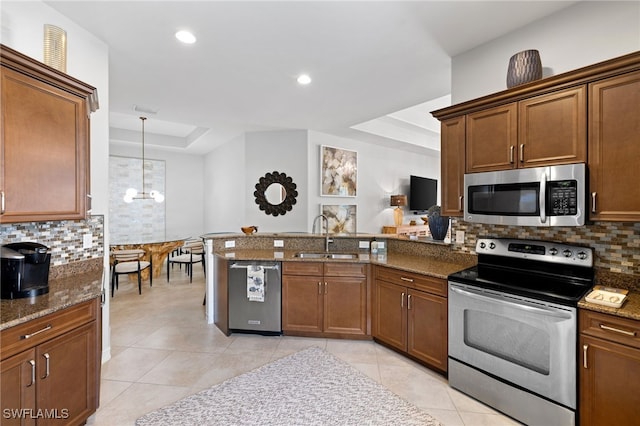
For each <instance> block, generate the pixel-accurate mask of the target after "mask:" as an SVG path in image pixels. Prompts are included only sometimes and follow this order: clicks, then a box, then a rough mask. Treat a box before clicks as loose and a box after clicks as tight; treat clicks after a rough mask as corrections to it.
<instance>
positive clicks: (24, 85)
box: [0, 46, 97, 223]
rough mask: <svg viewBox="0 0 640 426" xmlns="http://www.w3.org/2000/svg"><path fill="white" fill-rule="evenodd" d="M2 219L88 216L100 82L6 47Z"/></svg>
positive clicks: (0, 131)
mask: <svg viewBox="0 0 640 426" xmlns="http://www.w3.org/2000/svg"><path fill="white" fill-rule="evenodd" d="M1 55H2V56H1V59H2V68H1V75H0V82H1V87H2V95H1V103H2V124H1V125H0V126H1V128H0V134H1V141H0V164H1V170H0V191H2V192H1V194H0V195H1V197H2V200H1V201H2V206H1V212H0V213H1V215H0V221H1V222H2V223H11V222H32V221H47V220H67V219H84V218H85V217H86V215H87V210H88V209H89V208H90V203H89V201H88V193H89V184H90V182H89V113H90V111H91V110H94V108H97V105H96V102H93V101H92V100H90V98H91V99H92V97H93V96H94V95H95V89H94V88H93V87H91V86H87V85H85V84H84V83H81V82H79V81H77V80H75V79H73V78H71V77H69V76H66V75H65V74H63V73H60V72H58V71H56V70H54V69H52V68H49V67H47V66H46V65H44V64H41V63H39V62H37V61H34V60H33V59H31V58H28V57H26V56H24V55H22V54H20V53H18V52H15V51H12V50H11V49H8V48H6V47H4V46H2V49H1Z"/></svg>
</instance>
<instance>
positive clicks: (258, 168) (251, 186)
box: [205, 130, 440, 233]
mask: <svg viewBox="0 0 640 426" xmlns="http://www.w3.org/2000/svg"><path fill="white" fill-rule="evenodd" d="M242 142H244V144H243V143H242ZM321 145H329V146H334V147H339V148H345V149H350V150H354V151H357V152H358V195H357V197H352V198H344V197H342V198H341V197H321V196H320V146H321ZM243 148H244V150H243ZM205 163H206V165H205V169H206V172H205V176H206V180H207V181H208V182H212V183H213V184H207V185H205V198H208V199H211V200H208V201H207V202H206V205H205V210H206V215H205V224H206V228H207V231H208V232H224V231H231V232H238V231H239V229H240V227H241V226H244V225H256V226H258V229H259V231H260V232H310V231H311V227H312V224H313V219H314V217H315V216H316V215H318V214H319V213H320V205H321V204H356V205H357V206H358V216H357V229H358V232H363V233H380V232H381V229H382V226H383V225H391V224H393V214H392V208H391V207H390V206H389V196H390V195H391V194H408V193H409V176H410V175H411V174H415V175H419V176H424V177H431V178H438V177H439V176H440V160H439V158H437V157H430V156H426V155H418V154H415V153H411V152H406V151H400V150H397V149H392V148H385V147H378V146H374V145H370V144H367V143H364V142H359V141H355V140H352V139H345V138H339V137H336V136H332V135H328V134H325V133H320V132H314V131H308V132H307V131H299V130H292V131H272V132H252V133H248V134H247V135H245V140H244V141H240V140H234V141H232V142H229V143H227V144H225V145H223V146H222V147H220V148H218V149H216V150H215V151H213V152H212V153H210V154H209V155H208V156H207V159H206V162H205ZM239 170H242V173H243V174H242V175H241V173H240V172H239ZM272 171H279V172H283V173H286V174H287V175H288V176H291V177H292V178H293V180H294V182H295V183H296V185H297V190H298V194H299V195H298V198H297V204H296V205H295V206H294V207H293V209H292V210H291V211H290V212H287V214H285V215H284V216H277V217H274V216H267V215H266V214H265V213H264V212H262V211H260V210H259V209H258V206H257V204H256V203H255V198H254V196H253V191H254V190H255V184H256V183H257V182H258V179H259V178H260V177H262V176H264V175H265V173H268V172H272ZM238 194H240V195H238ZM213 199H215V200H227V201H225V202H213V201H212V200H213ZM411 218H414V217H413V216H411V215H409V214H407V216H405V221H407V222H408V221H409V220H410V219H411Z"/></svg>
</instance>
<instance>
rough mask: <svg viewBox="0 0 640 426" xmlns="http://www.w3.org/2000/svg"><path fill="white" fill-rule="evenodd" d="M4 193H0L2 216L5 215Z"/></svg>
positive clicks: (0, 211) (0, 212)
mask: <svg viewBox="0 0 640 426" xmlns="http://www.w3.org/2000/svg"><path fill="white" fill-rule="evenodd" d="M4 211H5V209H4V191H0V214H4Z"/></svg>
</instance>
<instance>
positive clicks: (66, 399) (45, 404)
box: [36, 323, 98, 426]
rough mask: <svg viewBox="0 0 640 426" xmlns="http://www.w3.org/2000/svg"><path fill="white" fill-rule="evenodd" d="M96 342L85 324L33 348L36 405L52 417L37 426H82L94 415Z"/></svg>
mask: <svg viewBox="0 0 640 426" xmlns="http://www.w3.org/2000/svg"><path fill="white" fill-rule="evenodd" d="M96 339H97V336H96V327H95V324H94V323H89V324H86V325H84V326H82V327H79V328H77V329H75V330H73V331H71V332H69V333H66V334H64V335H62V336H60V337H57V338H55V339H52V340H50V341H48V342H46V343H43V344H41V345H39V346H38V347H37V353H36V362H37V372H38V379H37V380H38V392H37V398H38V399H37V405H38V409H42V410H46V411H47V412H48V413H50V414H52V415H48V416H46V417H45V418H41V419H38V426H41V425H68V424H82V423H83V422H84V421H86V419H87V418H88V417H89V416H90V415H91V414H92V413H94V412H95V410H96V409H97V406H96V400H97V398H96V392H97V383H96V378H97V374H96V368H97V362H96V359H97V356H98V355H97V353H96V345H95V342H96ZM47 417H50V418H47Z"/></svg>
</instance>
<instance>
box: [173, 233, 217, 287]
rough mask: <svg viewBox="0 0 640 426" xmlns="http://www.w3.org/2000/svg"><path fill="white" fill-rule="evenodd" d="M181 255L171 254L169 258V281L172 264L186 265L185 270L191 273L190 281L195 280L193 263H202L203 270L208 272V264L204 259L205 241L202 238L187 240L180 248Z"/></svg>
mask: <svg viewBox="0 0 640 426" xmlns="http://www.w3.org/2000/svg"><path fill="white" fill-rule="evenodd" d="M180 253H182V254H179V255H175V256H173V255H172V256H169V257H168V258H167V282H169V274H170V272H171V269H172V266H173V265H174V264H177V265H180V266H182V265H185V272H186V273H187V274H188V275H189V282H193V265H194V264H196V263H202V270H203V271H204V272H205V273H206V271H207V269H206V265H205V261H204V243H203V242H202V241H201V240H187V241H185V243H184V244H183V246H182V247H181V248H180Z"/></svg>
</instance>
